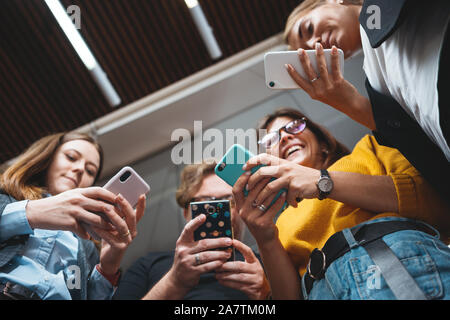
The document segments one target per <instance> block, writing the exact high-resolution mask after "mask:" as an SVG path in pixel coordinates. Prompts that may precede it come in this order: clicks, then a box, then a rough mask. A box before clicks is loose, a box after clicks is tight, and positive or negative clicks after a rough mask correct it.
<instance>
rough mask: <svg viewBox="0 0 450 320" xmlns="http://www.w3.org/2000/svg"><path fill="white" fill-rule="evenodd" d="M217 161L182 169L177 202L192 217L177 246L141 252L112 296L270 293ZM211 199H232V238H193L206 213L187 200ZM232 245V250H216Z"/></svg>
mask: <svg viewBox="0 0 450 320" xmlns="http://www.w3.org/2000/svg"><path fill="white" fill-rule="evenodd" d="M215 165H216V163H214V162H211V161H208V162H204V163H201V164H193V165H188V166H186V167H185V168H184V170H183V172H182V174H181V183H180V187H179V188H178V190H177V193H176V199H177V203H178V204H179V205H180V207H182V208H183V215H184V217H185V219H186V221H188V223H187V224H186V226H185V227H184V229H183V231H182V233H181V235H180V237H179V238H178V240H177V243H176V248H175V251H167V252H150V253H148V254H147V255H146V256H143V257H141V258H139V259H138V260H137V261H136V262H135V263H134V264H133V265H132V266H131V267H130V268H129V269H128V270H127V272H126V273H125V274H124V276H123V277H122V279H121V281H120V284H119V286H118V288H117V290H116V292H115V294H114V296H113V299H115V300H134V299H136V300H137V299H143V300H159V299H184V300H190V299H201V300H227V299H233V300H244V299H253V300H259V299H266V298H268V297H269V296H270V287H269V283H268V281H267V278H266V276H265V273H264V270H263V267H262V264H261V262H260V260H259V256H258V255H257V254H256V253H254V252H253V251H252V249H251V248H250V247H248V246H247V245H245V244H244V243H242V242H241V241H240V240H239V239H241V238H242V236H243V232H244V224H243V222H242V220H241V219H240V217H239V214H238V213H237V212H236V211H235V205H234V200H233V196H232V188H231V187H230V186H229V185H228V184H226V183H225V182H224V181H223V180H221V179H220V178H219V177H217V176H216V175H215V174H214V167H215ZM213 199H226V200H230V207H231V220H232V225H233V234H234V239H233V240H231V239H229V238H217V239H203V240H200V241H194V230H196V229H197V228H198V227H199V226H200V225H201V224H202V223H204V221H205V219H206V217H205V216H204V215H200V216H198V217H196V218H195V219H191V212H190V208H189V203H190V202H194V201H209V200H213ZM230 245H233V246H234V247H235V249H236V250H235V261H227V260H228V258H229V257H230V253H229V252H227V251H224V250H214V249H216V248H220V247H227V246H230Z"/></svg>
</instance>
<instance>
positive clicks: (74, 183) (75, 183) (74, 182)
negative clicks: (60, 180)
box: [63, 176, 77, 186]
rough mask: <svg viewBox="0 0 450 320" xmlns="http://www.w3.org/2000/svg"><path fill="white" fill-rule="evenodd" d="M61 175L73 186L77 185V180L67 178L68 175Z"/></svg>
mask: <svg viewBox="0 0 450 320" xmlns="http://www.w3.org/2000/svg"><path fill="white" fill-rule="evenodd" d="M63 177H64V178H66V179H67V180H70V181H71V182H72V183H73V185H74V186H77V182H76V181H75V179H73V178H69V177H66V176H63Z"/></svg>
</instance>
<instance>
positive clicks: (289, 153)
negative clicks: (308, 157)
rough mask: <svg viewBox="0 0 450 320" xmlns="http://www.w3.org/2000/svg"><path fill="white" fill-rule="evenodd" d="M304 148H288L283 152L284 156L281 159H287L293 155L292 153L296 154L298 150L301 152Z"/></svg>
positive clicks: (301, 146) (297, 146) (299, 146)
mask: <svg viewBox="0 0 450 320" xmlns="http://www.w3.org/2000/svg"><path fill="white" fill-rule="evenodd" d="M304 148H305V146H303V145H295V146H292V147H290V148H289V149H287V150H286V151H285V152H284V156H283V158H284V159H287V158H288V157H289V156H290V155H291V154H293V153H294V152H297V151H299V150H303V149H304Z"/></svg>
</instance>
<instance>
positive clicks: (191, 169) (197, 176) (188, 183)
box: [176, 159, 217, 208]
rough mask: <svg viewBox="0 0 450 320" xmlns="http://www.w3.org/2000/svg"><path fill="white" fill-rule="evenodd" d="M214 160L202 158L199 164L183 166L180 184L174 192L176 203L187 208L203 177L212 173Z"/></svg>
mask: <svg viewBox="0 0 450 320" xmlns="http://www.w3.org/2000/svg"><path fill="white" fill-rule="evenodd" d="M216 164H217V162H216V160H214V159H209V160H204V161H203V162H202V163H200V164H190V165H187V166H185V167H184V168H183V171H182V172H181V176H180V186H179V187H178V189H177V192H176V199H177V203H178V205H179V206H180V207H182V208H187V207H188V205H189V203H190V202H191V200H192V198H193V197H194V194H195V193H196V192H197V190H198V189H199V188H200V186H201V185H202V182H203V179H204V178H205V177H207V176H209V175H211V174H214V173H215V172H214V168H215V167H216Z"/></svg>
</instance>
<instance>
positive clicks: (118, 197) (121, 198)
mask: <svg viewBox="0 0 450 320" xmlns="http://www.w3.org/2000/svg"><path fill="white" fill-rule="evenodd" d="M117 199H119V201H122V200H123V197H122V195H121V194H120V193H119V194H118V195H117Z"/></svg>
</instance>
